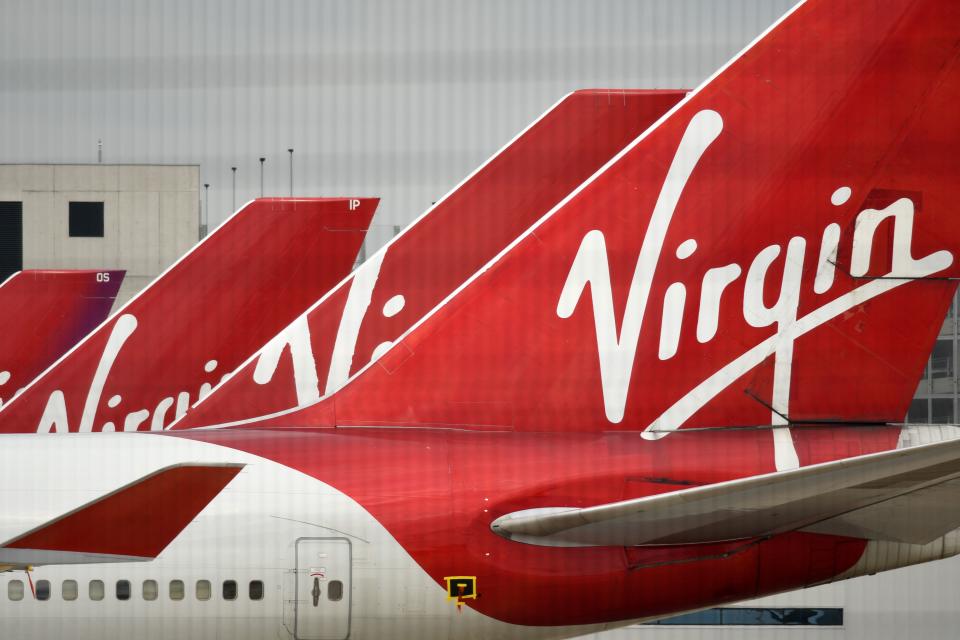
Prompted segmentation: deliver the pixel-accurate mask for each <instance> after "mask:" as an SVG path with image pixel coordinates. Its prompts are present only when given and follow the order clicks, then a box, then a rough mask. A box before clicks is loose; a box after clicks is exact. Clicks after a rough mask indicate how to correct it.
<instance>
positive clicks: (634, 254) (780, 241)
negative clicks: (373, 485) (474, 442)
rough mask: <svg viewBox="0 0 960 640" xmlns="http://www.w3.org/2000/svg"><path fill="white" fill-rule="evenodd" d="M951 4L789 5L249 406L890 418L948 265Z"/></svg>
mask: <svg viewBox="0 0 960 640" xmlns="http://www.w3.org/2000/svg"><path fill="white" fill-rule="evenodd" d="M958 25H960V5H958V4H957V3H955V2H948V1H944V0H899V1H891V2H882V3H864V2H852V1H850V2H847V1H836V0H831V1H825V0H824V1H820V2H807V3H805V4H802V5H800V6H799V8H797V9H796V10H795V11H794V12H793V13H792V14H790V15H789V16H788V17H787V18H786V19H784V20H783V21H782V22H780V23H778V25H777V26H776V27H774V28H772V29H771V31H770V32H768V33H767V34H766V35H765V36H764V37H763V38H762V39H760V40H759V41H757V42H756V43H755V44H754V45H752V46H751V47H749V48H748V49H747V50H746V51H745V52H744V53H742V54H741V55H740V56H738V57H737V58H736V59H734V61H733V62H732V63H731V64H730V65H728V66H727V67H725V68H724V69H723V70H722V71H721V72H719V73H718V74H717V75H716V76H715V77H714V78H712V79H711V80H709V81H708V82H707V83H706V84H705V85H704V86H702V87H701V88H700V89H698V90H697V91H695V92H694V93H692V94H691V95H690V96H689V97H688V98H687V99H685V100H684V101H683V102H682V103H681V104H680V105H679V106H678V107H677V108H676V109H675V110H674V111H673V112H672V113H671V114H670V115H669V116H668V117H666V118H665V119H664V120H663V121H662V122H661V123H660V124H659V125H658V126H654V127H653V128H652V129H651V130H649V131H648V132H647V133H645V134H644V135H642V136H641V137H640V138H638V139H637V140H636V141H635V142H634V143H633V144H631V145H630V146H629V148H628V149H627V150H625V151H624V153H622V154H620V155H619V156H618V157H617V158H616V159H615V160H614V161H612V162H611V163H610V164H609V165H608V166H607V167H605V168H604V169H603V170H602V171H600V172H599V173H598V174H597V175H596V176H594V177H593V178H592V179H590V180H589V181H588V182H587V183H586V184H584V185H583V187H582V188H580V189H578V190H577V191H576V192H575V193H573V194H571V196H570V197H568V198H567V199H566V200H565V201H564V202H563V203H562V205H560V206H558V207H556V208H555V209H554V210H553V211H552V212H551V213H550V214H548V215H547V216H545V218H544V219H543V220H542V221H541V222H539V223H538V224H537V225H535V226H534V227H533V228H532V229H531V230H530V231H528V232H527V233H525V234H524V235H523V236H521V237H520V238H518V239H517V241H516V242H515V243H514V244H513V246H512V247H511V248H510V250H509V251H506V252H504V253H503V254H501V256H500V257H498V258H497V259H495V260H494V261H492V262H491V263H490V264H488V265H487V266H486V267H485V268H484V269H482V270H481V271H479V272H478V273H477V274H476V275H475V276H474V277H473V278H472V280H471V281H470V282H469V283H468V284H467V285H466V286H465V287H463V288H462V289H461V290H460V291H459V292H458V294H457V295H456V296H454V297H452V298H451V299H450V300H449V302H448V303H447V304H445V305H442V306H439V307H438V308H436V309H435V310H434V311H433V312H432V313H431V314H428V316H427V317H426V318H425V319H424V320H423V321H421V322H419V323H418V324H417V325H416V326H415V328H414V329H413V330H412V331H410V332H408V333H407V334H406V335H405V336H404V337H403V338H402V339H400V340H398V341H397V342H396V343H395V344H394V346H393V347H392V348H391V349H390V351H389V353H387V354H386V355H385V356H384V357H383V358H381V359H380V360H379V361H378V362H376V363H375V364H374V365H372V366H370V367H369V368H368V369H367V370H366V371H364V372H363V373H361V374H360V375H358V376H357V377H356V378H355V380H354V381H353V382H351V383H349V384H347V386H345V387H344V388H343V389H342V390H341V392H340V393H338V394H336V395H334V396H332V397H330V398H327V399H326V400H324V401H322V402H321V403H319V404H318V405H316V406H315V407H313V408H310V409H307V410H303V411H300V412H297V413H294V414H291V415H288V416H283V417H282V418H277V419H276V420H274V421H273V422H272V424H278V423H284V424H296V425H309V424H315V425H330V424H339V425H370V424H400V425H402V424H417V425H456V426H461V427H464V426H465V427H468V428H470V427H482V426H487V425H489V426H494V427H497V428H512V429H518V430H591V431H593V430H608V429H629V430H642V431H644V432H645V434H646V435H647V437H649V438H659V437H662V436H664V435H666V434H668V433H670V432H671V431H672V430H674V429H677V428H680V427H685V426H696V427H709V426H730V425H756V424H770V423H771V421H772V422H775V423H777V422H786V419H787V418H789V419H790V420H794V421H806V420H821V419H824V420H838V419H839V420H870V421H873V420H877V421H888V420H899V419H902V417H903V415H904V414H905V412H906V408H907V403H908V401H909V398H910V396H911V394H912V393H913V391H914V389H915V387H916V381H917V379H918V377H919V374H920V371H921V369H922V367H923V362H924V360H925V359H926V356H927V353H928V351H929V348H930V345H931V344H932V341H933V339H934V337H935V334H936V332H937V330H938V328H939V326H940V322H941V319H942V317H943V314H944V311H945V309H946V307H947V305H948V304H949V300H950V298H951V296H952V295H953V293H954V290H955V287H956V285H955V284H954V283H953V282H950V281H947V280H944V279H943V278H947V277H949V278H955V277H957V276H958V275H960V268H958V267H960V265H958V260H957V257H958V256H960V216H957V215H956V206H957V205H956V203H957V202H958V201H960V164H958V161H957V158H956V154H955V150H956V148H957V146H958V144H960V118H957V116H956V105H957V103H958V100H960V69H958V60H957V57H958V47H960V38H958V36H960V31H958V29H960V27H958ZM906 61H908V62H906ZM257 424H260V425H262V424H271V423H263V422H261V423H257ZM781 433H783V432H782V431H781ZM786 446H787V448H790V447H789V443H786ZM790 455H791V452H790V451H785V452H784V456H783V458H782V460H784V461H786V464H789V459H790ZM794 458H795V455H794Z"/></svg>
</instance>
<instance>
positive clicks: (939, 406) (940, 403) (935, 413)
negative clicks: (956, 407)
mask: <svg viewBox="0 0 960 640" xmlns="http://www.w3.org/2000/svg"><path fill="white" fill-rule="evenodd" d="M930 422H932V423H933V424H950V423H951V422H953V398H931V399H930Z"/></svg>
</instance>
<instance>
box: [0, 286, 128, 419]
mask: <svg viewBox="0 0 960 640" xmlns="http://www.w3.org/2000/svg"><path fill="white" fill-rule="evenodd" d="M123 275H124V272H123V271H116V270H114V271H50V270H27V271H20V272H17V273H15V274H13V275H12V276H10V277H9V278H7V279H6V280H5V281H4V282H3V284H0V309H3V310H4V311H3V313H4V315H5V317H4V321H3V331H0V398H3V399H5V400H7V401H9V399H10V398H12V397H13V395H14V394H15V393H16V392H17V391H18V390H19V389H21V388H23V387H24V386H25V385H26V384H27V383H28V382H30V381H31V380H33V379H34V378H35V377H37V376H38V375H39V374H40V372H41V371H43V370H44V369H46V368H47V367H48V366H50V365H51V364H53V362H54V361H55V360H56V359H57V358H59V357H60V356H62V355H63V354H64V353H66V351H67V349H69V348H70V347H72V346H73V345H75V344H76V343H77V342H78V341H79V340H80V339H81V338H83V337H84V336H85V335H87V334H88V333H90V332H91V331H93V330H94V329H95V328H96V327H97V325H98V324H100V323H101V322H103V321H104V319H106V317H107V315H108V314H109V313H110V308H111V307H112V306H113V302H114V300H115V299H116V297H117V291H119V290H120V283H122V282H123ZM2 404H3V402H2V401H0V405H2Z"/></svg>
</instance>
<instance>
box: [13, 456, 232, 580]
mask: <svg viewBox="0 0 960 640" xmlns="http://www.w3.org/2000/svg"><path fill="white" fill-rule="evenodd" d="M242 467H243V465H241V464H179V465H173V466H170V467H165V468H163V469H160V470H159V471H155V472H153V473H151V474H149V475H147V476H144V477H143V478H140V479H139V480H136V481H135V482H132V483H130V484H128V485H126V486H124V487H121V488H119V489H117V490H115V491H112V492H111V493H108V494H107V495H105V496H102V497H100V498H97V499H96V500H93V501H92V502H88V503H87V504H85V505H83V506H81V507H79V508H78V509H75V510H73V511H70V512H69V513H66V514H64V515H62V516H59V517H57V518H54V519H53V520H50V521H48V522H45V523H43V524H42V525H40V526H39V527H36V528H35V529H32V530H30V531H28V532H26V533H24V534H22V535H20V536H18V537H16V538H14V539H12V540H10V541H8V542H7V543H5V544H3V545H2V546H0V565H8V566H12V567H27V566H37V565H44V564H87V563H97V562H131V561H145V560H152V559H154V558H156V557H157V556H158V555H159V554H160V553H161V552H162V551H163V550H164V549H165V548H166V547H167V545H169V544H170V543H171V542H172V541H173V539H174V538H176V537H177V536H178V535H179V534H180V532H181V531H183V529H184V528H185V527H186V526H187V525H188V524H190V522H191V521H193V519H194V518H195V517H196V516H197V514H199V513H200V512H201V511H202V510H203V509H204V508H205V507H206V506H207V505H208V504H209V503H210V501H211V500H213V499H214V498H215V497H216V496H217V495H218V494H219V493H220V492H221V491H222V490H223V488H224V487H226V486H227V484H228V483H229V482H230V481H231V480H233V478H234V477H236V475H237V474H238V473H239V472H240V469H241V468H242Z"/></svg>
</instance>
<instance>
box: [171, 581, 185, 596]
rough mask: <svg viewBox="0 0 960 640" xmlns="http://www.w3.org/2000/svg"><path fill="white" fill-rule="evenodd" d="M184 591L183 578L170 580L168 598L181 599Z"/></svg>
mask: <svg viewBox="0 0 960 640" xmlns="http://www.w3.org/2000/svg"><path fill="white" fill-rule="evenodd" d="M185 592H186V589H184V588H183V580H171V581H170V599H171V600H183V594H184V593H185Z"/></svg>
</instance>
